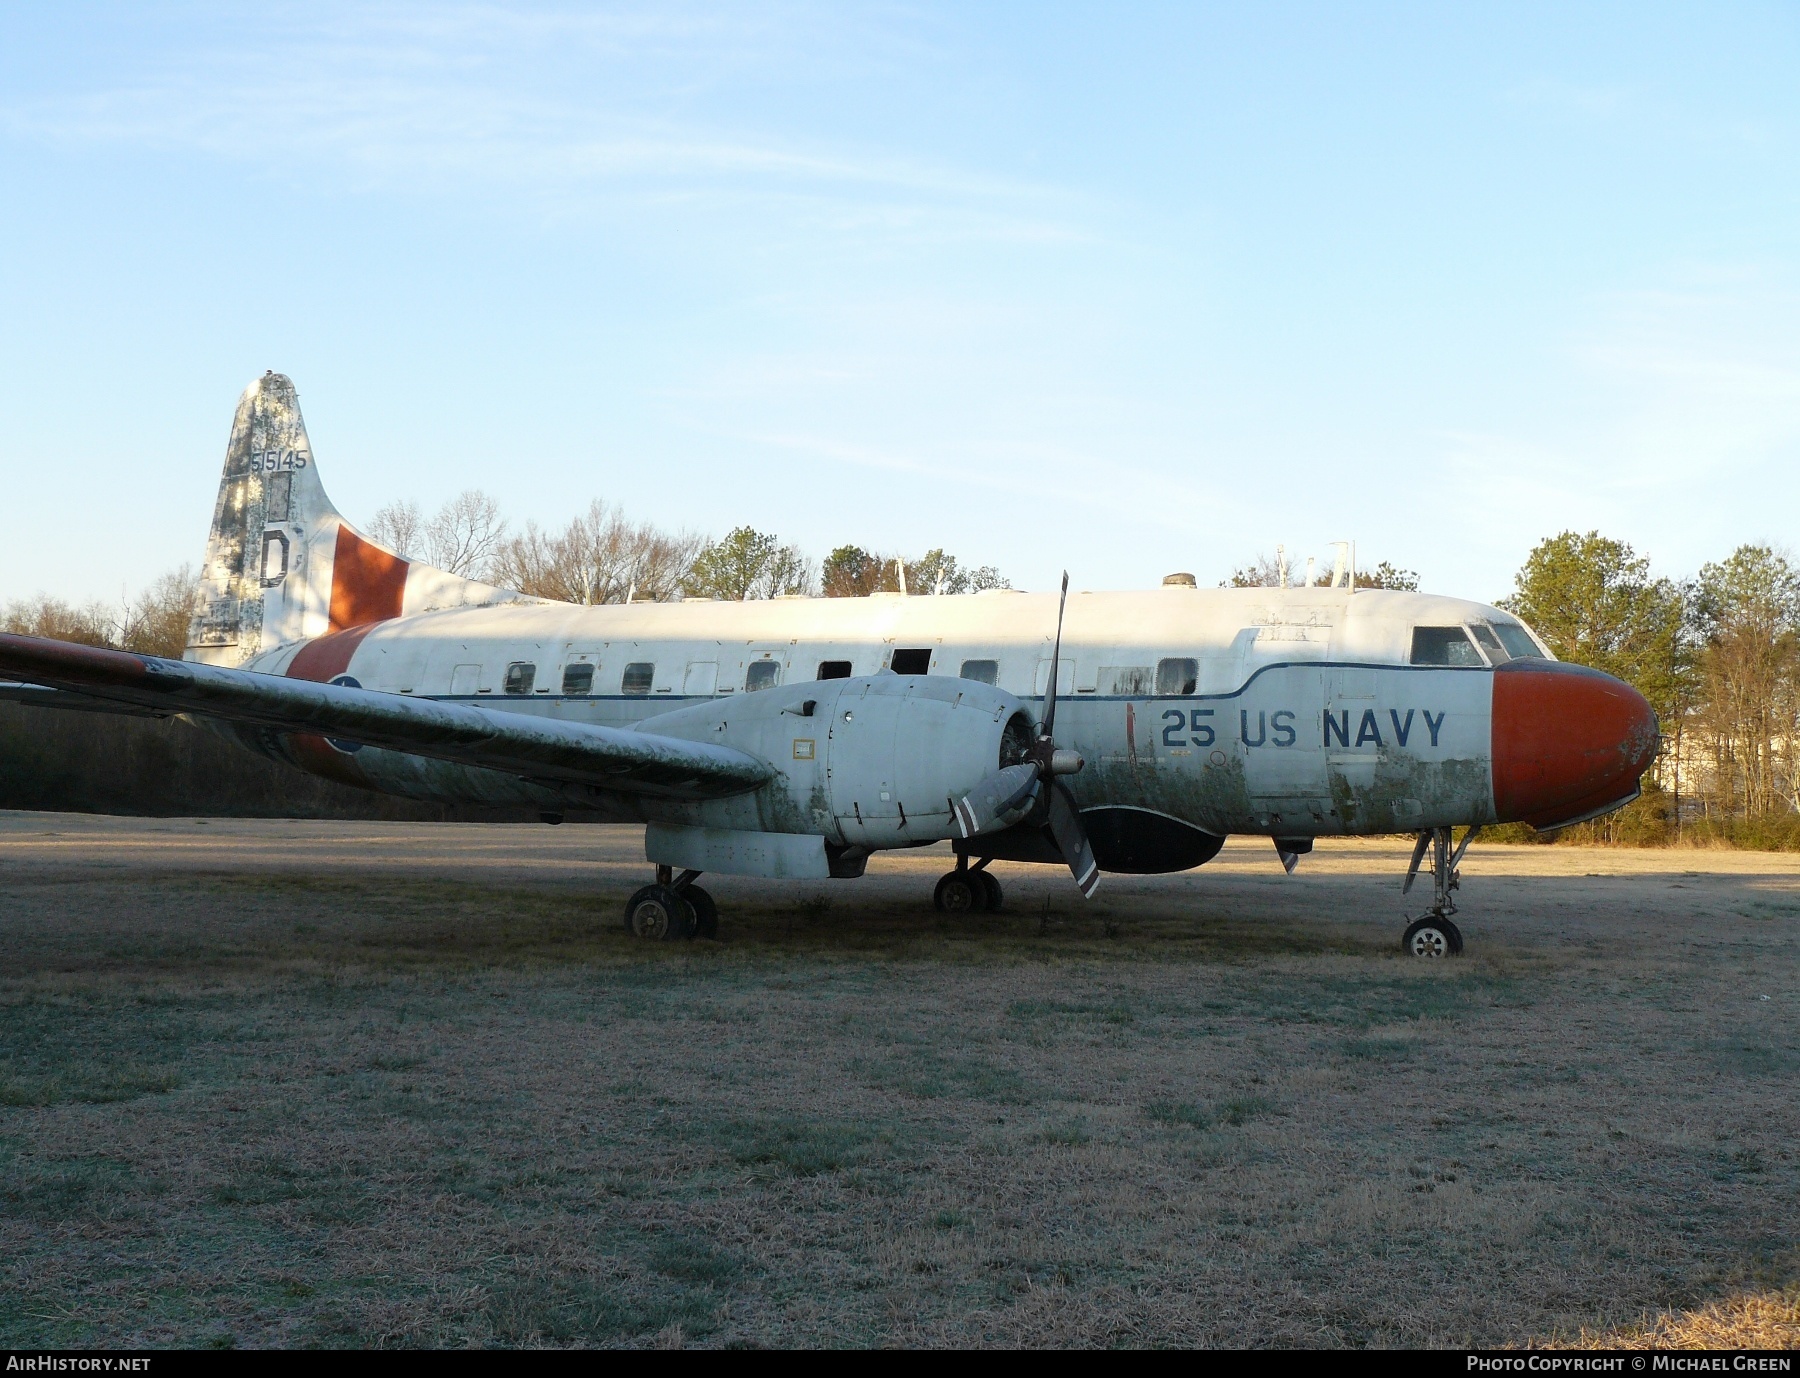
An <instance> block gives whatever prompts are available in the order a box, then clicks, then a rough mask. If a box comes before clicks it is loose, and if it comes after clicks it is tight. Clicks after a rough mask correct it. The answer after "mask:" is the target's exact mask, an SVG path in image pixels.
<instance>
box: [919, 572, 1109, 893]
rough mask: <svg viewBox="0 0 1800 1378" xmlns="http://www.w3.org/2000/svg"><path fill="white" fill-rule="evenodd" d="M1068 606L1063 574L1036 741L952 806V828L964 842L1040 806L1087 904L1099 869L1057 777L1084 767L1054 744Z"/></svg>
mask: <svg viewBox="0 0 1800 1378" xmlns="http://www.w3.org/2000/svg"><path fill="white" fill-rule="evenodd" d="M1068 605H1069V575H1068V571H1067V570H1065V571H1064V572H1063V577H1062V599H1061V601H1060V602H1058V604H1057V605H1056V640H1055V642H1054V643H1053V644H1052V646H1051V650H1050V682H1049V683H1048V684H1047V685H1046V686H1045V688H1044V717H1043V721H1042V722H1041V723H1040V724H1039V725H1038V734H1037V738H1036V740H1034V741H1033V742H1032V743H1031V745H1030V746H1029V747H1028V748H1027V749H1026V751H1025V759H1024V760H1023V761H1021V762H1019V763H1018V764H1017V765H1010V766H1003V767H1001V768H1000V769H999V770H997V771H995V772H994V773H993V774H992V775H989V776H988V777H987V778H986V779H984V780H983V781H982V782H981V783H980V784H978V785H976V786H975V788H974V789H972V790H970V791H969V792H968V793H967V794H965V795H964V796H963V797H962V800H961V801H960V802H959V803H958V804H957V805H956V807H955V812H956V826H957V829H958V831H960V832H961V833H962V835H963V836H964V837H975V836H978V835H979V834H982V833H990V832H998V831H1000V830H1001V829H1002V828H1009V827H1011V826H1012V825H1013V824H1014V823H1017V822H1018V821H1019V820H1020V819H1022V818H1024V817H1025V816H1026V815H1027V814H1028V813H1030V812H1031V810H1032V807H1033V806H1034V805H1035V804H1037V803H1038V802H1039V801H1040V800H1042V801H1043V805H1044V818H1045V821H1046V822H1048V823H1049V825H1050V835H1051V836H1052V837H1054V838H1055V839H1056V846H1057V849H1058V850H1059V851H1060V852H1062V854H1063V860H1065V861H1066V862H1068V863H1069V871H1070V872H1071V873H1072V874H1073V875H1074V877H1075V884H1076V885H1077V886H1078V887H1079V888H1080V890H1081V893H1082V895H1083V896H1084V897H1085V898H1089V899H1091V898H1093V894H1094V890H1095V887H1097V886H1098V885H1099V883H1100V866H1099V864H1098V863H1097V862H1096V861H1095V860H1094V849H1093V847H1092V846H1091V845H1089V843H1088V836H1087V829H1086V828H1084V827H1082V825H1081V811H1080V810H1079V809H1077V808H1076V807H1075V796H1074V795H1073V794H1071V793H1070V792H1069V787H1068V786H1067V785H1065V784H1064V783H1063V782H1062V781H1061V780H1060V779H1058V778H1057V777H1058V776H1061V775H1073V774H1075V772H1076V771H1078V770H1080V769H1081V768H1082V766H1084V765H1085V764H1087V763H1086V762H1085V761H1083V760H1082V759H1081V755H1080V753H1079V752H1075V751H1070V750H1068V749H1067V748H1066V747H1059V746H1057V744H1056V738H1055V735H1054V734H1055V731H1056V679H1057V673H1058V671H1059V669H1060V668H1061V664H1062V626H1063V613H1064V611H1065V610H1066V609H1067V608H1068Z"/></svg>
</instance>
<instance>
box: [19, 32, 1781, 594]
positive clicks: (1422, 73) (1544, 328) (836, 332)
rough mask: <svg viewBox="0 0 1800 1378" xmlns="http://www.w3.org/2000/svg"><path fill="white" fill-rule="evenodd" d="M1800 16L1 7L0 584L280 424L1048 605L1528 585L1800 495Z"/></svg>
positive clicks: (59, 579)
mask: <svg viewBox="0 0 1800 1378" xmlns="http://www.w3.org/2000/svg"><path fill="white" fill-rule="evenodd" d="M1797 73H1800V9H1796V8H1795V7H1794V6H1792V5H1730V4H1721V3H1713V4H1707V5H1694V6H1688V7H1658V6H1648V5H1644V4H1632V5H1625V4H1620V5H1598V6H1572V5H1568V4H1557V5H1543V6H1537V7H1533V6H1529V5H1522V4H1515V3H1509V4H1505V5H1494V6H1478V5H1465V4H1454V5H1452V4H1444V5H1439V6H1409V5H1392V6H1379V5H1357V6H1335V7H1325V6H1282V5H1277V4H1260V5H1254V6H1245V5H1230V6H1208V5H1201V4H1182V5H1175V6H1166V7H1164V6H1155V5H1139V6H1131V7H1124V6H1118V5H1104V6H1102V5H1094V6H1087V7H1075V6H1046V5H1041V4H1031V5H989V6H981V7H973V6H968V5H945V6H938V7H933V6H910V5H909V6H900V5H879V6H856V5H850V4H831V5H819V6H814V5H807V4H792V5H765V6H754V7H753V6H749V5H730V6H717V7H714V6H706V5H682V4H673V3H672V4H656V5H645V6H641V7H640V6H626V5H619V6H600V5H595V6H583V7H566V8H558V7H529V8H527V7H509V6H489V5H481V6H468V7H459V6H454V5H437V6H431V7H421V8H414V7H410V6H404V5H373V6H371V5H358V6H351V7H344V8H342V9H334V8H332V7H329V6H322V5H307V6H293V7H284V6H282V5H279V4H266V5H258V6H255V7H245V6H231V7H227V6H222V5H221V6H208V5H200V4H189V5H164V6H119V7H107V6H98V7H95V6H80V5H66V6H13V7H9V8H7V9H5V10H0V325H3V326H4V329H3V330H0V476H3V478H4V487H3V489H0V491H3V493H4V498H3V500H0V599H6V598H13V597H19V596H23V595H26V594H30V593H32V592H34V591H37V590H39V589H44V590H49V591H54V592H57V593H60V594H63V595H65V596H72V597H80V598H87V597H102V598H112V597H116V596H117V595H118V593H119V592H120V590H121V588H130V589H134V590H135V589H136V588H138V587H141V586H142V585H143V584H144V583H145V582H147V581H148V580H149V579H151V578H153V577H154V576H155V575H157V574H158V573H160V572H162V571H163V570H164V569H166V568H168V567H170V566H172V565H175V564H177V563H180V562H181V561H183V560H189V561H193V560H196V559H197V558H198V556H199V554H200V551H201V548H202V545H203V541H204V536H205V528H206V524H207V521H208V518H209V516H210V510H211V503H212V498H213V494H214V491H215V488H216V485H217V481H218V471H219V466H220V463H221V460H222V458H223V453H224V446H225V440H226V435H227V432H228V430H229V425H230V420H231V413H232V406H233V403H234V401H235V398H236V396H237V393H238V392H239V390H240V389H241V388H242V387H243V386H244V384H245V383H246V382H248V381H249V380H250V379H251V378H252V377H253V376H255V375H256V374H258V373H260V372H262V371H263V370H264V369H265V368H274V369H277V370H279V371H281V372H285V373H288V374H290V375H291V376H292V377H293V378H294V380H295V382H296V383H297V384H298V386H299V389H300V394H301V399H302V404H303V406H304V408H305V412H306V419H307V424H308V428H309V430H310V431H311V434H312V439H313V443H314V447H315V450H316V452H317V455H318V459H319V463H320V468H321V475H322V477H323V478H324V480H325V483H326V486H327V489H328V491H330V493H331V494H332V496H333V498H334V499H335V500H336V502H337V504H338V506H339V507H340V508H341V509H342V510H343V511H344V512H345V513H346V515H348V516H350V517H351V518H352V519H353V520H354V519H356V518H358V517H363V518H366V517H368V516H369V515H370V514H372V513H373V511H374V510H375V509H376V508H377V507H379V506H380V505H381V504H382V503H384V502H386V501H388V500H389V499H391V498H394V497H400V496H406V497H414V498H417V499H418V500H419V501H420V502H421V503H423V504H424V505H425V506H427V507H430V506H432V505H434V504H435V503H437V502H439V501H441V500H443V499H444V498H446V497H448V496H450V495H452V494H454V493H455V492H457V491H459V490H460V489H463V488H466V487H471V486H478V487H482V488H485V489H487V490H488V491H489V492H491V493H493V494H494V495H495V496H496V497H497V498H498V499H499V500H500V501H501V503H502V504H503V506H504V507H505V509H506V510H507V512H508V513H509V514H510V515H512V516H513V517H514V518H515V520H523V519H524V518H526V517H535V518H537V519H538V520H540V521H544V522H558V521H560V520H562V519H564V518H566V516H568V515H569V514H572V513H573V512H574V511H576V510H577V509H579V508H582V507H585V505H586V503H587V500H588V499H589V498H590V497H593V496H596V495H598V496H604V497H606V498H609V499H612V500H615V501H618V502H620V503H622V504H623V505H624V506H625V507H626V508H627V509H628V510H629V511H630V512H631V513H632V514H633V515H636V516H640V517H646V518H651V519H654V520H657V521H659V522H662V523H664V524H667V525H670V526H688V527H691V528H693V529H696V530H703V531H711V532H713V533H722V532H723V531H724V530H726V529H727V528H729V527H730V526H733V525H735V524H738V523H741V522H748V523H751V524H753V525H756V526H758V527H761V528H763V529H767V530H773V531H776V532H778V533H780V534H781V535H782V536H784V537H786V538H788V539H790V540H794V541H797V542H799V543H800V544H801V545H802V546H804V547H805V548H807V549H808V550H809V551H811V552H812V553H813V554H814V555H815V556H816V555H820V554H823V553H824V552H825V551H826V550H827V549H829V548H830V547H831V546H833V545H836V544H839V543H842V542H846V541H853V542H856V543H859V544H862V545H864V546H867V547H870V548H876V549H890V550H891V549H903V550H905V551H908V552H919V551H922V550H924V549H925V548H927V547H930V546H936V545H942V546H945V547H947V548H948V549H950V550H951V551H952V552H954V553H956V554H958V555H960V556H962V557H963V558H964V559H965V560H973V561H975V562H977V563H994V564H997V565H999V566H1000V567H1001V568H1002V569H1003V570H1004V571H1005V572H1007V573H1008V574H1010V575H1011V576H1012V577H1013V579H1014V581H1015V582H1016V583H1019V584H1021V585H1023V586H1026V587H1048V586H1050V585H1051V584H1052V582H1053V580H1054V577H1055V574H1056V571H1058V570H1060V569H1061V568H1063V567H1064V566H1067V567H1069V568H1070V569H1071V570H1072V571H1073V573H1074V579H1075V582H1076V584H1077V586H1080V587H1134V586H1140V585H1146V584H1149V583H1153V582H1155V581H1156V580H1157V579H1158V578H1160V576H1161V575H1162V574H1164V573H1166V572H1168V571H1170V570H1175V569H1187V570H1193V571H1195V572H1196V573H1197V574H1198V575H1199V576H1200V578H1201V580H1202V581H1203V582H1213V581H1216V580H1218V579H1220V578H1222V577H1223V576H1224V575H1225V574H1226V573H1227V572H1228V571H1229V570H1230V569H1231V568H1232V567H1233V566H1234V565H1237V564H1240V563H1243V562H1245V561H1246V560H1248V559H1249V558H1250V557H1251V556H1252V555H1254V554H1255V553H1256V552H1258V551H1259V550H1260V551H1272V550H1273V548H1274V546H1275V544H1276V543H1277V542H1285V544H1286V545H1287V546H1288V548H1289V550H1290V552H1301V553H1306V552H1312V551H1318V552H1319V553H1321V554H1323V552H1324V546H1325V543H1326V542H1328V541H1330V540H1333V539H1337V538H1351V537H1353V538H1355V539H1356V540H1357V542H1358V546H1359V550H1360V552H1361V554H1362V555H1363V557H1364V558H1365V559H1366V560H1374V559H1380V558H1387V559H1391V560H1393V561H1394V562H1395V563H1397V564H1400V565H1402V566H1405V567H1410V568H1414V569H1417V570H1419V571H1420V572H1421V573H1422V575H1423V576H1424V580H1425V584H1426V587H1427V588H1431V589H1435V590H1439V591H1442V592H1446V593H1457V594H1462V595H1465V596H1472V597H1480V598H1492V597H1495V596H1498V595H1500V594H1502V593H1504V592H1505V590H1506V589H1507V587H1508V586H1509V584H1510V578H1511V573H1512V571H1513V570H1514V569H1515V568H1516V567H1517V566H1518V564H1519V563H1520V561H1521V560H1522V559H1523V557H1524V556H1525V554H1526V552H1527V551H1528V550H1529V548H1530V546H1531V545H1532V543H1533V542H1534V541H1536V540H1537V539H1539V538H1540V537H1542V536H1544V535H1547V534H1550V533H1552V532H1554V531H1557V530H1560V529H1562V528H1565V527H1575V528H1579V529H1587V528H1589V527H1598V528H1600V529H1601V530H1603V531H1605V532H1607V533H1609V534H1612V535H1615V536H1619V537H1622V538H1624V539H1626V540H1629V541H1631V542H1632V543H1633V544H1635V545H1636V546H1638V548H1639V549H1640V550H1641V551H1643V552H1645V553H1647V554H1649V555H1651V556H1652V557H1654V559H1655V560H1656V562H1657V564H1658V567H1659V568H1661V569H1663V570H1665V571H1666V572H1669V573H1672V574H1681V573H1686V572H1691V571H1692V570H1693V569H1694V568H1696V567H1697V566H1698V565H1699V564H1700V563H1701V562H1703V561H1705V560H1707V559H1710V558H1717V557H1720V556H1722V555H1724V554H1725V553H1727V552H1728V551H1729V550H1730V549H1731V548H1732V547H1733V546H1734V545H1736V544H1738V543H1740V542H1743V541H1749V540H1773V541H1776V542H1782V543H1785V542H1788V541H1791V540H1792V539H1793V528H1794V526H1795V522H1796V516H1795V514H1796V512H1797V511H1800V504H1797V502H1796V499H1800V462H1797V461H1800V79H1797V75H1796V74H1797Z"/></svg>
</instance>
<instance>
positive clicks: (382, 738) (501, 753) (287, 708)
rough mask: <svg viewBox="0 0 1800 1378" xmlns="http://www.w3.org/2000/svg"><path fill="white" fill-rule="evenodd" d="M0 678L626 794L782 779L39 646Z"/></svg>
mask: <svg viewBox="0 0 1800 1378" xmlns="http://www.w3.org/2000/svg"><path fill="white" fill-rule="evenodd" d="M0 674H6V675H14V676H18V677H19V678H20V679H26V680H30V681H31V682H32V683H34V684H42V685H48V686H50V687H53V688H56V689H67V690H72V691H74V692H76V693H79V694H84V695H89V696H92V697H94V698H96V699H104V700H106V701H108V702H113V703H119V704H128V705H133V706H137V707H141V708H150V709H157V710H162V711H165V712H181V713H198V714H202V715H205V716H208V717H214V718H223V719H225V720H227V721H231V722H241V723H253V724H255V725H257V726H260V727H267V728H273V729H275V730H276V731H280V732H290V733H299V734H303V735H317V736H322V737H328V738H332V739H338V740H345V741H351V742H357V743H361V744H363V745H365V746H374V747H382V748H385V749H387V750H389V751H402V752H406V753H408V754H410V755H414V756H427V757H431V758H433V759H436V760H441V761H455V762H457V763H459V764H461V765H467V766H477V767H482V768H485V769H489V770H502V771H506V772H509V773H511V774H514V775H519V776H523V777H525V778H527V779H533V780H549V781H567V782H572V783H578V784H589V785H595V786H599V787H602V788H604V789H607V790H613V791H617V792H619V793H623V794H644V795H659V796H663V797H666V798H675V799H713V798H721V797H724V796H727V795H733V794H744V793H747V792H748V791H750V790H753V789H756V788H757V787H758V786H760V785H761V784H762V783H763V782H764V781H766V780H768V779H770V778H772V777H773V776H774V774H775V771H774V769H773V767H771V766H769V765H768V764H766V763H765V762H763V761H759V760H757V759H756V757H754V756H751V755H748V754H747V753H745V752H742V751H735V750H733V749H732V748H730V747H724V746H717V745H714V744H712V743H709V742H686V741H679V740H677V739H675V738H673V737H661V736H657V735H656V734H654V733H650V732H639V731H628V730H624V729H620V728H612V727H596V726H592V725H590V724H586V723H572V722H561V721H558V720H555V719H551V718H540V717H537V716H535V715H533V714H528V713H506V712H498V711H496V710H494V709H491V708H482V707H477V706H475V705H473V704H463V703H439V702H437V701H436V700H433V699H415V698H408V697H405V696H402V695H400V694H383V693H377V692H374V691H372V690H368V689H357V688H352V687H350V686H349V685H339V684H320V683H316V682H315V681H312V680H304V679H288V678H285V677H282V676H278V675H261V674H255V673H253V672H250V671H246V670H230V669H225V668H223V667H221V666H214V665H200V664H196V663H194V662H193V661H182V660H164V659H162V658H161V657H159V656H141V655H134V654H131V653H130V652H127V651H108V650H100V649H97V648H96V647H93V646H77V645H74V644H72V643H70V642H66V641H45V640H42V639H40V638H37V637H29V636H6V635H0Z"/></svg>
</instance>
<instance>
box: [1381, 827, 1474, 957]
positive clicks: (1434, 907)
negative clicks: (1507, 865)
mask: <svg viewBox="0 0 1800 1378" xmlns="http://www.w3.org/2000/svg"><path fill="white" fill-rule="evenodd" d="M1480 831H1481V829H1480V828H1470V829H1469V831H1468V833H1467V834H1466V835H1465V836H1464V837H1463V840H1462V843H1461V845H1460V846H1458V847H1457V848H1456V849H1455V851H1452V850H1451V848H1450V829H1448V828H1427V829H1425V830H1424V831H1423V832H1421V833H1420V834H1419V840H1418V842H1417V843H1416V844H1414V846H1413V854H1412V862H1411V864H1410V865H1408V866H1407V868H1406V883H1405V884H1404V885H1402V886H1401V887H1400V893H1401V894H1403V895H1404V894H1408V893H1409V892H1410V891H1411V890H1412V888H1413V882H1414V881H1415V880H1417V879H1418V878H1419V863H1420V862H1422V861H1423V860H1424V859H1425V853H1426V852H1427V851H1430V853H1431V890H1432V902H1431V909H1430V910H1429V911H1428V912H1427V913H1426V914H1425V916H1424V917H1423V918H1419V919H1414V920H1413V921H1412V922H1411V923H1410V924H1408V925H1407V926H1406V932H1405V934H1404V935H1403V936H1402V937H1401V939H1400V950H1401V951H1402V952H1408V953H1411V954H1412V955H1413V956H1414V957H1458V956H1461V955H1462V950H1463V936H1462V930H1461V929H1460V928H1458V927H1457V926H1456V924H1455V923H1453V922H1452V921H1451V918H1450V916H1451V915H1452V914H1454V913H1455V912H1456V901H1455V900H1453V899H1452V898H1451V897H1450V892H1451V891H1452V890H1455V889H1456V888H1458V886H1459V884H1460V883H1461V876H1460V873H1459V872H1458V871H1457V869H1456V868H1457V864H1458V863H1459V862H1461V861H1462V859H1463V853H1464V852H1466V851H1468V850H1469V844H1470V843H1471V842H1473V841H1474V840H1475V834H1476V833H1478V832H1480Z"/></svg>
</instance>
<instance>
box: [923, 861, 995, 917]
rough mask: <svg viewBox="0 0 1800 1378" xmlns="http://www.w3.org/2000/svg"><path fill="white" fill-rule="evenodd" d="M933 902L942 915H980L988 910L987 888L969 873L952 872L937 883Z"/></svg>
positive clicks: (932, 898) (933, 892)
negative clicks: (984, 910)
mask: <svg viewBox="0 0 1800 1378" xmlns="http://www.w3.org/2000/svg"><path fill="white" fill-rule="evenodd" d="M931 902H932V904H934V905H935V906H937V910H938V912H939V913H940V914H979V913H980V912H981V911H982V910H983V909H985V908H987V887H986V886H985V885H983V884H982V883H981V882H980V881H979V880H977V879H975V877H974V876H972V875H970V874H969V872H967V871H952V872H950V873H949V874H948V875H946V876H945V877H944V878H943V879H942V880H940V881H939V882H938V883H937V889H936V890H934V891H932V894H931Z"/></svg>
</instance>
